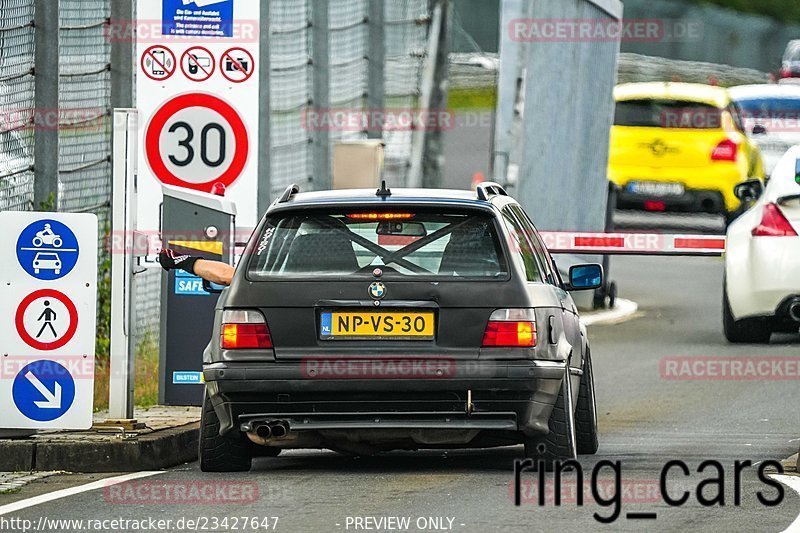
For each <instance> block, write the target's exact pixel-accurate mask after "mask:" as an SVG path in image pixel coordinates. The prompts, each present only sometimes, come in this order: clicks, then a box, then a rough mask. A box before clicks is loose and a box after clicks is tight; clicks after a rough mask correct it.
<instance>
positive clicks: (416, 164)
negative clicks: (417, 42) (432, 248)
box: [407, 1, 444, 187]
mask: <svg viewBox="0 0 800 533" xmlns="http://www.w3.org/2000/svg"><path fill="white" fill-rule="evenodd" d="M443 14H444V9H443V7H442V2H441V1H439V2H436V6H435V7H434V8H433V17H432V18H431V26H430V32H429V33H428V48H427V51H426V54H425V65H424V66H423V69H422V83H421V87H420V97H419V105H418V107H419V108H420V109H422V110H427V109H429V108H430V105H431V98H432V96H433V89H434V87H433V85H434V82H435V77H436V58H437V56H438V54H439V36H440V35H441V32H442V27H443V21H444V19H443ZM426 136H427V131H426V125H425V124H420V121H419V120H415V121H414V133H413V136H412V140H411V162H410V168H409V170H408V179H407V183H408V186H409V187H422V160H423V158H424V157H425V138H426Z"/></svg>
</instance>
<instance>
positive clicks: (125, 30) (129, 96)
mask: <svg viewBox="0 0 800 533" xmlns="http://www.w3.org/2000/svg"><path fill="white" fill-rule="evenodd" d="M133 24H134V15H133V0H114V1H113V2H111V27H110V28H109V31H108V35H109V36H110V38H111V108H112V109H116V108H130V107H133V83H134V80H133V62H134V59H133V58H134V48H135V47H136V40H135V39H134V35H135V34H134V32H133Z"/></svg>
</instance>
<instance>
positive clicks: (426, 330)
mask: <svg viewBox="0 0 800 533" xmlns="http://www.w3.org/2000/svg"><path fill="white" fill-rule="evenodd" d="M434 331H435V330H434V313H433V312H432V311H397V312H383V313H375V312H365V311H325V312H323V313H322V314H321V316H320V332H319V336H320V338H321V339H322V340H358V339H391V340H401V339H407V340H430V339H433V338H434Z"/></svg>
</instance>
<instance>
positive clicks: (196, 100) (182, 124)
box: [145, 93, 250, 192]
mask: <svg viewBox="0 0 800 533" xmlns="http://www.w3.org/2000/svg"><path fill="white" fill-rule="evenodd" d="M249 146H250V140H249V134H248V131H247V127H246V126H245V123H244V120H243V119H242V117H241V115H240V114H239V112H238V111H237V110H236V109H235V108H234V107H233V106H231V105H230V104H229V103H227V102H226V101H224V100H222V99H221V98H218V97H216V96H214V95H211V94H207V93H189V94H183V95H180V96H176V97H175V98H172V99H171V100H168V101H167V102H166V103H164V104H163V105H162V106H161V107H160V108H159V109H158V110H157V111H156V113H155V114H154V115H153V118H152V119H151V120H150V123H149V124H148V126H147V130H146V132H145V158H146V160H147V163H148V165H149V166H150V169H151V170H152V172H153V175H154V176H155V177H156V179H158V180H159V181H160V182H161V183H164V184H166V185H174V186H178V187H184V188H188V189H193V190H197V191H203V192H211V191H212V188H213V187H214V185H215V184H217V183H221V184H222V185H224V186H225V187H229V186H230V185H232V184H233V183H234V182H236V180H237V179H238V178H239V177H240V176H241V175H242V172H243V171H244V169H245V167H246V166H247V160H248V156H249Z"/></svg>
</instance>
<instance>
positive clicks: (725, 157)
mask: <svg viewBox="0 0 800 533" xmlns="http://www.w3.org/2000/svg"><path fill="white" fill-rule="evenodd" d="M738 155H739V145H738V144H737V143H735V142H734V141H732V140H730V139H725V140H724V141H722V142H721V143H719V144H718V145H717V147H716V148H714V151H713V152H711V160H712V161H736V158H737V156H738Z"/></svg>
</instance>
